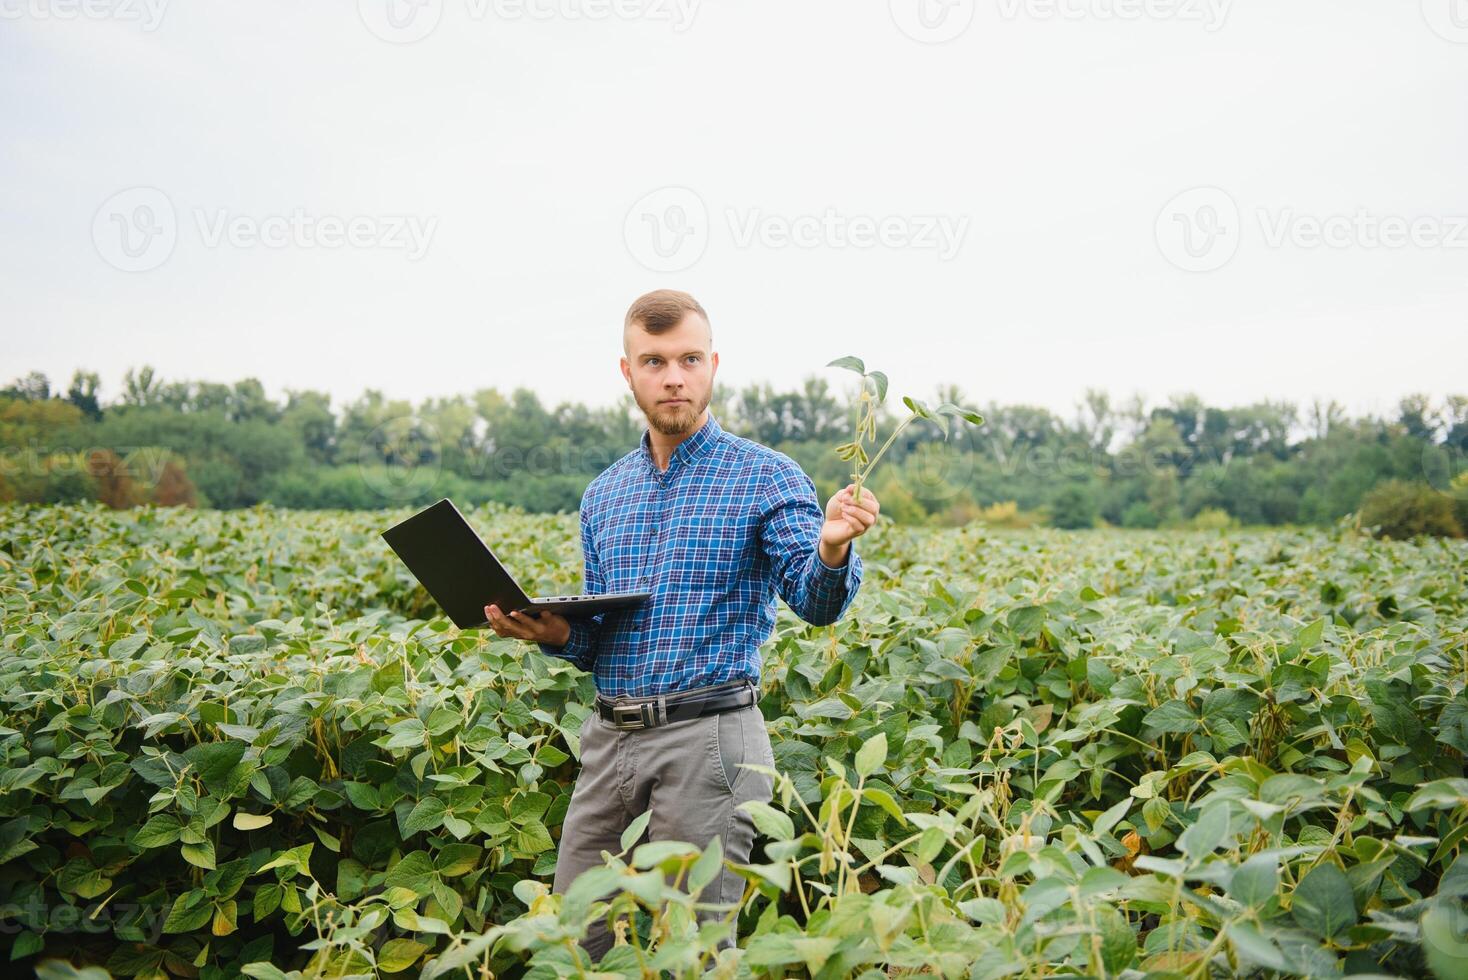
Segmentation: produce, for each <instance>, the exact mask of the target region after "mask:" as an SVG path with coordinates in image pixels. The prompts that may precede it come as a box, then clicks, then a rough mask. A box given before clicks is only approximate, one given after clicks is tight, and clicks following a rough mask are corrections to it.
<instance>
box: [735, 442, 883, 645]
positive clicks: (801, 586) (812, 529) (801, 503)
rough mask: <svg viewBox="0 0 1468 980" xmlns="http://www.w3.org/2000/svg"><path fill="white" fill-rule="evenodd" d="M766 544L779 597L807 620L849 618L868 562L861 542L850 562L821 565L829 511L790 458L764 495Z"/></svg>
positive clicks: (769, 479) (774, 468)
mask: <svg viewBox="0 0 1468 980" xmlns="http://www.w3.org/2000/svg"><path fill="white" fill-rule="evenodd" d="M758 500H759V503H758V507H759V512H760V543H761V546H762V547H763V549H764V552H765V554H766V556H768V557H769V559H770V563H771V565H772V566H773V568H774V572H775V591H776V592H777V593H778V594H779V596H780V598H781V599H783V600H785V604H786V605H787V606H789V607H790V609H791V611H792V612H794V613H795V614H796V615H797V616H799V617H800V618H801V619H803V620H805V621H806V622H808V623H810V624H812V625H814V626H829V625H830V624H832V623H834V622H836V621H837V620H839V619H840V618H841V617H842V616H843V615H844V614H845V613H846V609H847V607H848V606H850V605H851V601H852V599H854V598H855V597H856V593H857V590H858V589H859V588H860V587H861V577H862V560H861V556H860V555H858V554H857V553H856V542H855V541H852V542H851V544H850V545H849V546H848V547H847V551H846V561H845V562H844V563H843V564H842V565H840V566H838V567H836V568H832V567H831V566H830V565H827V564H826V563H825V562H824V561H822V560H821V554H820V539H821V528H822V526H823V525H824V524H825V523H826V514H825V511H824V510H823V509H822V508H821V505H820V503H819V501H818V500H817V498H816V487H815V483H813V482H812V481H811V478H810V477H809V476H807V475H806V473H805V471H804V470H802V469H801V468H800V466H799V465H798V464H797V463H796V462H795V461H794V460H792V459H790V458H789V457H788V456H785V455H784V454H778V455H777V458H776V461H775V463H774V464H772V465H771V467H770V471H769V472H768V474H767V475H766V476H765V478H764V479H763V480H762V485H761V488H760V494H759V498H758Z"/></svg>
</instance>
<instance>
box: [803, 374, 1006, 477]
mask: <svg viewBox="0 0 1468 980" xmlns="http://www.w3.org/2000/svg"><path fill="white" fill-rule="evenodd" d="M826 367H840V368H846V369H847V370H848V371H855V372H856V373H857V374H859V375H861V394H860V395H859V396H858V398H857V403H856V407H857V411H858V413H859V417H858V418H857V420H856V434H855V436H853V437H852V440H851V441H850V442H848V443H843V444H842V445H840V446H837V447H836V455H837V456H840V457H841V458H842V459H849V460H855V461H856V467H855V469H854V470H853V471H852V474H851V481H852V483H853V484H855V488H856V492H855V494H854V498H855V499H856V500H860V499H861V485H862V484H863V483H864V482H866V479H867V477H869V476H871V473H872V470H873V469H874V468H875V467H876V465H877V461H878V460H879V459H881V458H882V454H883V453H885V452H886V451H887V447H888V446H890V445H892V443H893V441H894V440H895V439H896V438H897V436H898V435H899V434H900V433H901V432H902V430H903V429H905V428H907V427H908V425H909V424H910V423H911V422H912V421H913V420H914V419H927V420H928V421H930V422H936V423H937V424H938V426H939V427H940V428H941V429H942V430H943V438H944V439H945V440H946V439H947V438H948V417H949V416H952V417H953V418H955V419H960V420H962V421H965V422H969V423H971V424H973V425H983V424H984V417H983V416H982V415H980V414H979V413H978V412H973V411H970V410H968V409H966V408H962V407H960V406H958V405H955V404H953V403H952V402H944V403H943V404H941V405H939V406H938V407H937V408H932V409H930V408H928V406H927V405H925V404H923V403H922V402H920V401H918V400H917V399H915V398H910V397H908V396H906V395H904V396H903V397H902V404H904V405H906V406H907V410H908V412H909V413H910V414H909V415H908V416H907V418H905V419H903V420H902V421H901V422H899V423H898V425H897V428H895V429H893V430H892V434H891V435H890V436H888V437H887V441H886V442H884V443H882V448H881V449H878V450H877V454H876V455H875V456H873V457H871V458H870V460H868V458H867V451H866V447H865V446H863V445H862V443H863V442H865V441H871V442H873V443H875V442H876V441H877V406H879V405H881V404H882V402H884V401H885V400H886V398H887V375H886V374H884V373H882V372H881V371H868V370H867V369H866V365H865V364H863V363H862V360H861V358H859V357H838V358H836V360H834V361H832V362H830V363H829V364H827V365H826ZM956 424H957V423H955V425H956Z"/></svg>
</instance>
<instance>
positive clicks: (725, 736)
mask: <svg viewBox="0 0 1468 980" xmlns="http://www.w3.org/2000/svg"><path fill="white" fill-rule="evenodd" d="M753 711H754V706H753V705H750V706H749V707H745V708H736V709H734V710H733V711H721V712H719V713H718V714H716V715H714V718H713V721H714V725H713V737H714V752H715V755H716V757H717V758H718V761H719V775H720V776H721V777H722V778H723V781H724V789H726V790H728V791H729V792H730V793H733V792H734V790H735V787H737V786H738V785H739V780H740V779H741V778H742V777H744V776H746V775H748V773H747V772H746V771H745V770H743V769H740V768H739V764H740V763H741V762H745V761H748V760H747V756H748V744H749V732H748V729H749V723H748V717H747V716H748V715H749V714H750V713H751V712H753Z"/></svg>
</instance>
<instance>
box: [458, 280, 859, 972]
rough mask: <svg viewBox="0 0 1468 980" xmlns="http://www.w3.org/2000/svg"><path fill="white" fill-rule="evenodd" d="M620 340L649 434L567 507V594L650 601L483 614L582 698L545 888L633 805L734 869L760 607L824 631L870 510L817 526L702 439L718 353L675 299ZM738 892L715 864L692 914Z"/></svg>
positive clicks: (793, 478)
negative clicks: (576, 680)
mask: <svg viewBox="0 0 1468 980" xmlns="http://www.w3.org/2000/svg"><path fill="white" fill-rule="evenodd" d="M622 345H623V353H624V356H623V357H622V360H621V367H622V376H623V377H624V378H625V379H626V380H627V384H628V385H629V386H630V387H631V389H632V394H633V397H634V398H635V399H636V401H637V405H638V407H639V408H640V409H642V411H643V413H644V414H645V415H646V416H647V422H648V429H647V431H645V432H644V433H643V436H642V442H641V445H640V446H639V448H638V449H636V450H633V451H632V452H630V453H628V454H627V455H625V456H623V457H622V458H621V459H619V460H617V462H615V463H613V464H612V465H611V466H609V467H608V468H607V469H606V470H604V471H603V472H602V473H600V474H599V475H598V476H597V477H596V479H594V480H592V481H591V484H590V485H589V486H588V487H587V488H586V492H585V494H584V495H583V496H582V499H581V549H582V555H583V559H584V562H585V583H586V589H585V591H586V592H587V593H600V592H621V591H647V592H651V593H652V595H651V597H650V598H649V599H648V600H647V601H646V602H645V603H643V604H642V605H641V606H638V607H634V608H630V609H622V610H614V611H611V612H605V613H600V614H598V615H595V616H590V617H586V618H580V617H577V618H573V619H569V620H568V619H566V618H565V617H562V616H557V615H554V614H551V613H542V614H540V615H539V616H530V615H527V614H523V613H519V612H512V613H510V615H508V616H506V615H504V614H503V613H502V612H501V610H500V609H499V608H498V607H497V606H493V605H491V606H488V607H486V608H485V616H486V617H487V618H488V619H489V621H490V625H491V627H492V628H493V629H494V631H495V632H496V633H497V634H499V635H500V636H507V637H515V638H518V639H523V640H529V641H532V642H535V643H538V644H539V645H540V649H541V650H542V651H543V652H545V653H547V654H549V655H551V656H554V657H563V658H565V659H567V660H569V661H571V662H572V663H574V664H576V665H577V666H579V667H581V668H582V669H584V670H590V671H591V672H592V675H593V678H594V680H595V683H596V687H597V699H596V700H597V704H596V706H595V710H593V712H592V713H591V715H590V716H589V717H588V718H587V719H586V722H585V724H584V725H583V726H582V728H581V774H580V776H579V777H578V778H577V780H576V787H575V790H574V791H573V792H572V796H571V805H570V808H569V809H568V811H567V813H566V821H565V824H564V826H563V828H562V830H561V843H560V852H559V855H558V859H557V862H556V875H555V883H554V885H553V890H554V891H556V892H557V893H564V892H565V891H566V889H567V888H568V887H569V886H570V884H571V882H572V881H573V880H574V879H575V878H576V876H577V875H578V874H580V873H581V872H582V871H584V870H586V869H587V868H589V867H593V866H598V865H600V864H601V863H602V858H601V852H602V851H604V850H606V851H611V852H612V853H616V852H618V851H620V850H621V844H620V837H621V835H622V831H623V830H624V829H625V828H626V827H627V826H628V824H630V823H631V822H632V820H633V819H634V818H635V817H637V816H638V815H640V814H641V813H642V812H644V811H646V810H649V809H651V811H652V816H651V818H650V822H649V824H648V830H647V836H648V839H650V840H682V841H688V842H689V843H692V844H696V845H698V846H699V847H704V846H707V844H708V842H709V841H710V840H712V839H713V838H714V837H718V838H719V839H720V841H721V844H722V846H723V850H724V855H725V856H726V857H727V858H729V859H730V860H733V861H735V862H741V863H742V862H747V861H748V860H749V857H750V851H751V849H752V847H753V845H754V833H755V831H754V824H753V822H752V821H751V820H750V818H749V816H748V815H747V814H746V813H745V812H744V811H743V810H741V809H739V805H740V804H741V803H744V802H745V801H747V800H762V801H766V802H767V801H768V800H769V799H770V798H771V796H772V790H773V782H772V780H771V779H770V777H768V776H765V775H762V774H759V773H754V772H750V771H749V770H746V769H741V768H739V764H740V763H742V762H749V763H753V764H759V765H764V766H773V765H774V756H773V754H772V752H771V748H770V737H769V733H768V731H767V730H766V728H765V720H764V716H763V715H762V714H761V713H760V710H759V706H758V704H757V702H758V700H759V683H760V657H759V646H760V644H761V643H763V642H764V641H765V640H766V639H767V638H768V637H769V635H770V633H771V632H772V631H773V629H774V624H775V594H776V593H777V592H778V593H779V595H780V597H781V598H783V599H784V600H785V602H786V603H787V604H788V605H789V606H790V608H791V609H792V610H794V611H795V613H796V614H797V615H799V616H800V617H801V618H803V619H805V620H806V621H807V622H810V623H814V624H816V625H827V624H830V623H833V622H835V621H836V620H838V619H840V617H841V615H842V614H843V613H844V612H845V611H846V608H847V606H848V605H850V603H851V600H852V598H853V597H854V596H855V595H856V592H857V589H858V587H859V586H860V584H861V576H862V562H861V558H860V556H858V555H857V554H856V553H855V549H854V548H853V546H852V544H851V542H852V540H853V539H854V538H856V537H857V536H859V535H861V534H862V533H863V532H865V531H866V530H867V529H868V528H870V527H871V526H872V524H873V523H874V522H875V521H876V519H877V512H878V504H877V500H876V498H875V496H873V495H872V493H871V491H869V490H866V489H863V490H862V494H861V499H860V501H856V500H854V499H853V497H852V490H853V487H852V486H850V485H848V486H847V487H846V488H845V489H843V490H841V491H840V492H838V493H837V494H836V495H835V496H833V497H832V498H831V499H830V500H829V501H828V502H827V504H826V508H825V512H824V515H823V514H822V511H821V508H820V505H819V504H818V502H817V498H816V493H815V484H814V483H813V482H812V481H811V479H810V477H809V476H807V475H806V474H805V473H804V472H803V471H802V470H801V469H800V467H799V466H798V465H797V464H796V463H795V462H794V460H792V459H791V458H790V457H789V456H787V455H785V454H784V453H780V452H777V451H776V450H773V449H770V448H767V447H765V446H762V445H760V444H758V443H755V442H752V441H750V440H748V439H743V438H741V437H738V436H735V435H733V434H731V433H729V432H727V431H725V430H724V429H723V428H722V427H721V426H720V425H719V423H718V420H717V419H715V418H714V416H713V415H712V414H711V413H710V412H709V411H708V405H709V400H710V397H711V394H712V391H713V385H714V374H715V372H716V371H717V370H718V366H719V355H718V354H715V353H713V352H712V350H711V348H712V346H713V334H712V330H711V329H710V327H709V322H708V316H707V314H705V313H704V310H703V307H702V306H700V305H699V304H698V302H697V301H696V300H695V299H694V298H693V297H692V296H690V295H688V294H687V293H683V292H678V291H676V290H670V289H660V290H656V291H654V292H651V293H648V294H647V295H645V296H643V297H641V298H640V299H638V300H637V301H636V302H634V303H633V304H632V307H631V309H629V310H628V311H627V317H626V320H625V322H624V324H623V332H622ZM743 884H744V883H743V880H742V879H741V878H739V876H737V875H735V874H734V873H733V872H731V871H728V870H727V869H725V870H723V871H721V872H720V875H719V877H718V878H716V879H714V881H713V882H712V883H711V884H710V885H709V886H708V887H707V888H706V889H705V890H704V892H703V894H702V896H701V901H704V902H710V903H717V904H722V905H725V906H729V905H732V904H733V903H735V902H737V901H738V900H739V898H740V896H741V895H742V894H743ZM717 914H718V913H715V912H704V913H702V916H703V917H704V918H712V917H715V916H716V915H717ZM731 932H732V930H731ZM612 943H613V937H612V936H611V935H610V933H609V932H608V930H607V928H606V925H605V923H603V922H598V923H596V924H594V926H593V927H592V929H591V931H590V933H589V935H588V937H587V940H586V943H585V946H586V948H587V950H588V951H589V952H590V953H591V954H592V955H593V956H594V957H595V958H597V959H600V958H601V957H602V955H604V954H605V953H606V951H607V950H608V949H609V948H610V947H611V946H612ZM722 944H723V945H725V946H727V945H731V944H732V936H725V937H724V939H723V940H722Z"/></svg>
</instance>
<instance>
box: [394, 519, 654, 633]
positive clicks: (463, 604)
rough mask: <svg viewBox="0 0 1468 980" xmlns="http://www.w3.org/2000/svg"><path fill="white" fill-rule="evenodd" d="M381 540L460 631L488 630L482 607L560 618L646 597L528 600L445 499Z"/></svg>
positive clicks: (608, 595) (612, 594)
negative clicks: (545, 611)
mask: <svg viewBox="0 0 1468 980" xmlns="http://www.w3.org/2000/svg"><path fill="white" fill-rule="evenodd" d="M382 537H383V539H384V540H386V541H387V543H388V544H389V545H391V546H392V550H393V551H395V552H397V554H398V557H399V558H401V559H402V560H403V564H405V565H407V566H408V570H409V571H411V572H412V573H413V575H414V576H415V577H416V578H417V579H418V581H419V582H422V583H423V587H424V588H425V589H427V590H428V593H429V595H431V596H433V598H434V600H435V601H436V602H437V603H438V604H439V605H440V606H441V607H443V611H444V612H446V613H448V616H449V619H451V620H453V621H454V625H455V626H457V627H459V629H461V630H466V629H477V628H479V627H483V626H488V625H489V620H487V619H485V618H484V607H485V606H487V605H489V604H490V603H494V604H495V605H497V606H499V607H500V611H501V612H503V613H505V614H506V615H508V614H509V613H510V611H511V610H515V609H521V610H527V611H531V612H533V613H535V614H538V613H539V612H540V610H543V609H544V610H549V611H550V612H553V613H557V614H559V615H561V616H589V615H591V614H593V613H599V612H602V611H604V610H607V609H621V608H623V607H626V606H636V605H638V604H640V603H642V602H645V601H646V600H647V598H648V597H649V596H650V595H652V593H651V592H608V593H605V594H602V595H554V596H547V597H545V598H542V599H532V598H530V596H528V595H526V594H525V590H524V589H522V588H520V586H519V585H518V584H516V582H515V577H514V576H513V575H511V574H510V573H509V572H508V571H506V570H505V566H504V565H501V564H500V561H499V559H498V558H496V557H495V556H494V552H492V551H490V550H489V546H488V545H487V544H485V543H484V541H483V540H482V539H481V538H480V537H479V535H478V534H476V533H474V529H473V528H472V527H470V526H469V522H468V521H466V520H464V515H463V514H461V513H459V508H457V507H455V506H454V502H453V501H452V500H449V499H448V498H447V497H445V498H444V499H442V500H440V501H439V502H438V503H436V504H434V505H433V506H431V507H427V508H425V509H423V510H421V511H419V512H418V513H416V514H414V515H413V516H412V517H410V518H408V519H407V520H405V521H403V522H401V523H399V524H394V525H393V526H392V527H390V528H388V529H387V530H386V531H383V532H382Z"/></svg>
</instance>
